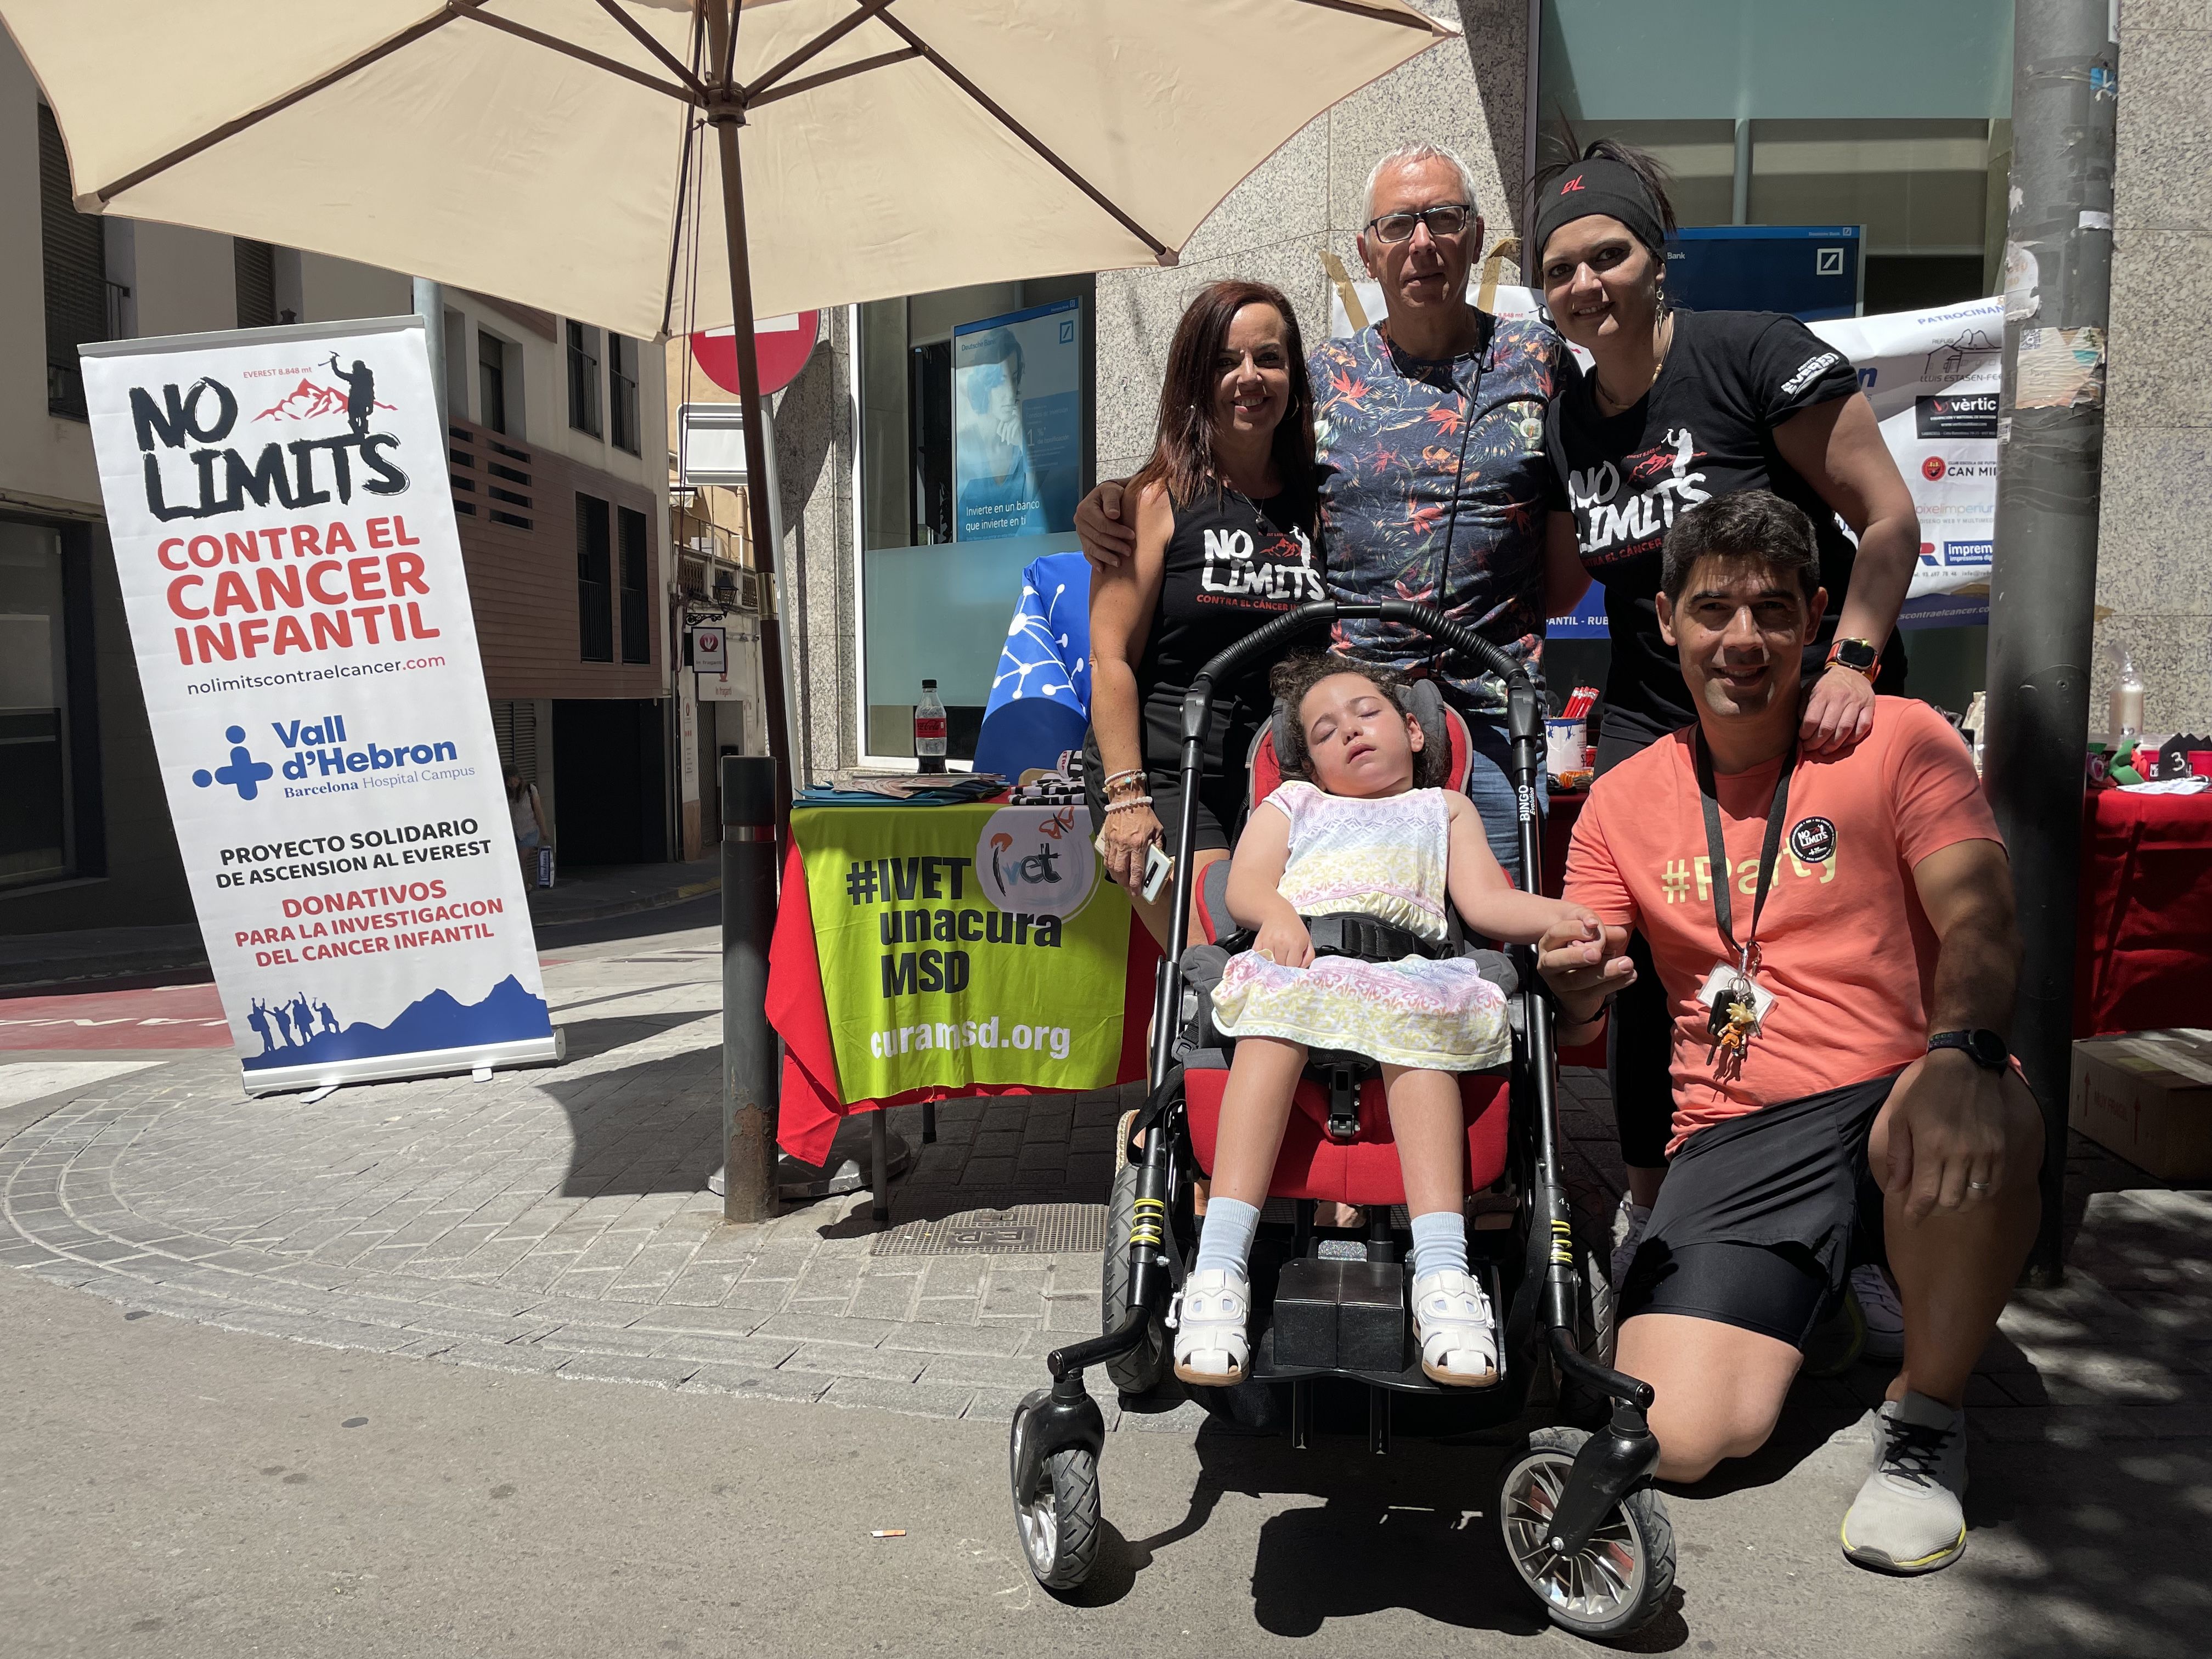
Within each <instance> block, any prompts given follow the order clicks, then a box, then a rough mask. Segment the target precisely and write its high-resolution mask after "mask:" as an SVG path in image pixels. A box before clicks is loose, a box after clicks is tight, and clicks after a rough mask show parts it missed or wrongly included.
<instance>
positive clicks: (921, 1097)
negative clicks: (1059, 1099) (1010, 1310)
mask: <svg viewBox="0 0 2212 1659" xmlns="http://www.w3.org/2000/svg"><path fill="white" fill-rule="evenodd" d="M915 810H916V811H927V810H928V809H927V808H916V809H915ZM1159 956H1160V952H1159V947H1158V945H1155V944H1153V943H1152V935H1151V934H1150V933H1146V931H1145V929H1144V927H1142V926H1141V925H1139V923H1138V922H1137V921H1135V920H1134V918H1132V919H1131V921H1130V925H1129V957H1128V968H1127V974H1126V975H1125V978H1124V981H1123V983H1124V990H1123V994H1122V1002H1121V1062H1120V1065H1119V1066H1118V1068H1117V1069H1116V1071H1115V1081H1116V1082H1117V1083H1128V1082H1133V1081H1134V1080H1135V1079H1139V1078H1141V1077H1143V1076H1144V1075H1145V1027H1146V1024H1147V1023H1148V1022H1149V1021H1150V1020H1151V1018H1152V982H1153V980H1154V978H1155V976H1156V975H1155V973H1154V964H1156V963H1158V961H1159ZM768 1018H769V1024H771V1025H773V1026H774V1027H775V1030H776V1033H777V1035H779V1036H781V1037H782V1038H783V1048H784V1060H783V1091H782V1098H781V1104H780V1105H779V1107H778V1109H777V1115H776V1131H775V1138H776V1142H777V1144H778V1145H779V1146H781V1147H782V1148H783V1150H784V1151H786V1152H789V1153H790V1154H791V1155H792V1156H793V1158H803V1159H805V1161H806V1162H807V1163H809V1164H820V1163H822V1162H823V1160H824V1159H826V1158H828V1157H829V1146H830V1143H831V1142H832V1141H834V1140H835V1139H836V1138H837V1123H838V1120H839V1119H841V1118H842V1117H844V1116H846V1115H848V1114H849V1113H853V1112H872V1111H874V1110H876V1109H878V1108H879V1107H884V1106H910V1105H915V1104H917V1103H920V1102H922V1101H926V1100H944V1099H946V1098H948V1097H951V1096H954V1095H1032V1094H1038V1095H1042V1094H1064V1093H1067V1092H1069V1091H1066V1090H1060V1089H1041V1088H1026V1087H1021V1086H1017V1085H994V1084H975V1085H964V1086H962V1087H959V1088H957V1089H956V1088H934V1087H933V1088H927V1089H909V1090H908V1091H906V1092H904V1093H903V1094H896V1095H892V1096H890V1097H888V1098H886V1099H883V1100H854V1101H848V1100H844V1099H843V1098H842V1097H841V1096H840V1095H839V1093H838V1089H837V1059H836V1053H835V1051H834V1050H833V1048H831V1046H830V1041H829V1011H828V1009H827V1008H826V1007H825V1006H823V1000H822V964H821V961H820V959H819V958H818V957H817V956H816V955H815V953H814V911H813V907H812V906H811V903H810V902H808V899H807V896H806V870H805V866H804V865H803V864H802V863H801V862H800V855H799V839H798V836H796V835H794V836H793V837H792V841H791V848H790V850H789V851H788V852H787V853H786V854H784V860H783V888H782V892H781V896H780V897H779V899H778V901H777V907H776V916H775V939H773V940H772V941H771V942H770V944H769V954H768Z"/></svg>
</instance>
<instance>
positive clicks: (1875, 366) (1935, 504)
mask: <svg viewBox="0 0 2212 1659" xmlns="http://www.w3.org/2000/svg"><path fill="white" fill-rule="evenodd" d="M1808 327H1810V328H1811V329H1812V331H1813V332H1814V333H1815V334H1817V335H1819V336H1820V337H1821V338H1822V339H1824V340H1826V342H1827V343H1829V344H1830V345H1832V346H1833V347H1835V348H1836V349H1837V350H1838V351H1840V352H1842V353H1843V354H1844V356H1847V357H1849V358H1850V360H1851V362H1852V365H1853V366H1854V367H1855V368H1857V370H1858V372H1859V386H1860V389H1861V390H1862V391H1863V392H1865V393H1866V395H1867V398H1868V399H1869V401H1870V402H1871V403H1872V404H1874V413H1875V419H1876V420H1878V421H1880V422H1881V436H1882V441H1883V442H1884V443H1886V444H1887V445H1888V446H1889V453H1891V454H1892V455H1893V456H1895V457H1896V458H1897V470H1898V471H1899V472H1901V473H1903V474H1904V475H1905V487H1906V488H1907V489H1910V490H1911V492H1912V505H1913V507H1914V509H1915V511H1917V513H1919V515H1920V562H1919V564H1918V565H1917V568H1915V569H1914V571H1913V573H1912V592H1911V598H1912V599H1923V598H1927V597H1929V596H1931V595H1934V594H1939V593H1954V592H1958V591H1959V590H1960V588H1965V587H1973V588H1975V589H1976V590H1977V591H1978V590H1979V589H1980V588H1981V587H1982V586H1985V585H1986V584H1987V583H1988V581H1989V580H1990V552H1991V550H1992V549H1993V548H1994V546H1995V544H1996V513H1997V393H1998V382H1999V379H2000V369H2001V367H2002V356H2003V351H2004V301H2003V300H2002V298H1998V299H1990V300H1966V301H1960V303H1959V304H1957V305H1950V306H1941V307H1936V308H1934V309H1932V310H1929V311H1899V312H1893V313H1889V314H1888V315H1886V316H1880V317H1838V318H1835V319H1831V320H1827V321H1824V322H1818V323H1812V324H1809V325H1808Z"/></svg>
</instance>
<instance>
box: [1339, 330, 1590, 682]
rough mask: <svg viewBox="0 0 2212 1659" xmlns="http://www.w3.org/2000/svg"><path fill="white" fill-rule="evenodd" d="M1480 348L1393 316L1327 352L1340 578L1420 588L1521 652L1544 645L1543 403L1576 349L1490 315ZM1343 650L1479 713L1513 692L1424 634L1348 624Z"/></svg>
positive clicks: (1394, 591)
mask: <svg viewBox="0 0 2212 1659" xmlns="http://www.w3.org/2000/svg"><path fill="white" fill-rule="evenodd" d="M1482 316H1483V322H1484V324H1485V333H1484V337H1483V340H1482V343H1481V346H1480V350H1479V351H1478V352H1475V353H1470V354H1468V355H1467V356H1462V357H1459V358H1456V359H1455V360H1454V361H1453V362H1449V363H1443V362H1427V361H1425V360H1423V359H1421V358H1417V357H1411V356H1407V355H1406V354H1404V353H1403V352H1401V351H1399V350H1397V349H1395V348H1394V347H1393V346H1392V345H1391V344H1390V343H1389V336H1388V335H1387V334H1386V333H1385V331H1384V329H1385V326H1387V325H1376V326H1375V327H1372V328H1368V329H1365V330H1363V331H1361V332H1360V333H1358V334H1357V335H1355V336H1353V337H1352V338H1351V339H1348V340H1330V341H1328V342H1327V343H1324V344H1323V345H1322V347H1321V348H1320V349H1318V350H1316V351H1315V352H1314V353H1313V354H1312V356H1311V357H1310V360H1309V362H1308V365H1307V367H1308V368H1309V370H1310V373H1311V374H1312V376H1313V386H1314V397H1315V400H1316V408H1315V411H1314V413H1315V429H1316V436H1317V439H1318V446H1319V450H1320V461H1321V468H1322V519H1323V523H1324V526H1326V529H1327V532H1328V585H1329V587H1330V589H1331V590H1332V591H1333V592H1334V595H1335V597H1336V598H1338V599H1358V600H1375V599H1419V600H1422V601H1424V602H1425V603H1427V604H1430V605H1435V606H1436V607H1437V609H1438V610H1439V611H1443V613H1444V615H1445V616H1447V617H1452V618H1453V619H1455V621H1459V622H1463V623H1468V624H1469V625H1470V626H1472V627H1473V628H1474V629H1475V630H1476V631H1477V632H1479V633H1480V634H1481V635H1482V636H1483V637H1484V638H1486V639H1487V640H1489V641H1491V642H1492V644H1494V645H1496V646H1498V647H1499V648H1500V649H1502V650H1504V652H1505V653H1506V654H1507V655H1508V656H1510V657H1513V658H1516V659H1538V658H1540V657H1541V654H1542V652H1543V648H1544V532H1545V521H1546V520H1547V517H1548V516H1549V509H1548V508H1547V505H1546V501H1547V496H1549V495H1551V494H1552V493H1553V485H1552V483H1551V471H1552V467H1551V463H1550V461H1549V460H1548V459H1546V457H1545V453H1544V406H1545V405H1546V404H1548V403H1549V402H1550V401H1551V400H1552V394H1553V392H1554V391H1555V390H1556V389H1557V387H1558V386H1559V383H1560V380H1561V378H1562V376H1563V374H1564V373H1565V365H1566V362H1567V348H1566V344H1565V342H1564V341H1562V340H1561V339H1560V338H1559V336H1558V335H1557V334H1555V333H1553V331H1551V330H1550V329H1549V328H1547V327H1546V326H1545V325H1543V324H1541V323H1539V322H1537V321H1535V320H1534V319H1529V318H1511V319H1498V318H1494V317H1492V316H1489V315H1488V314H1487V313H1482ZM1336 644H1337V648H1338V649H1339V650H1341V651H1345V652H1347V653H1351V654H1352V655H1355V656H1358V657H1359V658H1361V659H1364V660H1366V661H1369V662H1374V663H1379V664H1382V665H1386V666H1389V667H1392V668H1395V669H1397V670H1399V671H1401V672H1405V673H1409V674H1412V675H1413V676H1415V677H1417V678H1418V677H1427V678H1435V679H1437V680H1438V681H1441V682H1442V683H1443V684H1444V685H1445V686H1446V687H1448V688H1449V689H1450V690H1453V691H1454V692H1455V693H1456V694H1457V695H1456V696H1455V697H1454V699H1453V701H1454V702H1455V703H1456V704H1458V706H1459V707H1460V708H1462V710H1464V711H1466V712H1468V713H1470V714H1498V715H1502V714H1504V710H1505V690H1504V686H1503V685H1501V684H1499V683H1498V681H1497V680H1496V679H1494V678H1490V677H1488V676H1486V675H1484V674H1481V673H1480V672H1478V671H1476V669H1475V667H1474V665H1473V664H1471V663H1468V662H1466V661H1464V660H1462V659H1460V658H1459V657H1457V656H1456V655H1455V653H1450V652H1447V651H1443V650H1442V649H1441V648H1440V647H1437V644H1436V642H1435V641H1432V640H1431V639H1429V638H1428V637H1427V636H1426V635H1419V634H1414V633H1412V632H1410V631H1408V630H1407V629H1402V628H1399V627H1396V626H1394V625H1391V624H1387V623H1377V622H1348V623H1340V624H1339V626H1338V629H1337V636H1336Z"/></svg>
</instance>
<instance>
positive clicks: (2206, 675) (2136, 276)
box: [2090, 0, 2212, 733]
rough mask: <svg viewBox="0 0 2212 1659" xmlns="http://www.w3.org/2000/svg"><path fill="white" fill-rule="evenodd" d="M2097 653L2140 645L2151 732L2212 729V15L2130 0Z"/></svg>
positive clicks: (2103, 662)
mask: <svg viewBox="0 0 2212 1659" xmlns="http://www.w3.org/2000/svg"><path fill="white" fill-rule="evenodd" d="M2119 85H2120V108H2119V149H2118V158H2117V167H2116V170H2115V173H2114V183H2115V200H2114V203H2113V215H2112V220H2113V242H2112V333H2111V337H2110V350H2111V360H2110V368H2109V380H2108V395H2109V402H2108V405H2107V410H2106V438H2105V472H2104V502H2103V509H2102V513H2101V517H2100V526H2099V541H2100V546H2099V552H2098V563H2097V608H2098V612H2099V617H2098V623H2097V660H2096V664H2095V669H2094V673H2093V679H2092V686H2093V690H2092V693H2091V697H2092V701H2091V705H2090V730H2091V731H2092V732H2098V733H2101V732H2103V730H2104V725H2105V714H2104V709H2105V695H2106V690H2107V689H2108V688H2109V687H2110V685H2111V684H2112V653H2113V652H2114V651H2115V650H2116V649H2117V648H2118V647H2120V646H2122V645H2125V646H2127V647H2130V649H2132V650H2133V651H2134V653H2135V659H2136V666H2137V667H2138V668H2140V669H2141V670H2142V673H2143V678H2144V679H2145V680H2146V681H2147V682H2148V684H2149V688H2150V691H2149V696H2148V700H2147V704H2146V708H2145V717H2146V725H2147V726H2148V728H2149V729H2150V730H2151V731H2153V732H2174V731H2189V732H2212V325H2208V319H2212V137H2208V134H2212V95H2208V93H2207V88H2208V87H2212V17H2209V16H2208V15H2207V14H2206V12H2205V9H2204V8H2203V5H2202V4H2197V3H2187V0H2124V4H2123V6H2122V9H2121V12H2120V72H2119Z"/></svg>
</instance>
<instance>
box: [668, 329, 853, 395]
mask: <svg viewBox="0 0 2212 1659" xmlns="http://www.w3.org/2000/svg"><path fill="white" fill-rule="evenodd" d="M821 325H822V313H820V312H818V311H802V312H800V313H799V314H798V315H797V316H795V317H763V318H762V319H760V321H758V322H757V323H756V324H754V325H753V343H754V349H755V350H756V351H757V353H758V355H759V357H760V389H761V395H762V396H763V397H765V396H767V395H768V394H769V392H781V391H782V390H783V389H784V387H786V386H789V385H790V384H791V383H792V381H793V380H794V379H796V378H797V376H798V374H799V370H800V369H802V368H805V366H806V359H807V356H808V355H809V354H810V353H811V352H812V351H813V349H814V340H815V336H816V335H817V332H818V331H819V330H820V328H821ZM691 356H692V357H693V358H694V359H695V360H696V362H697V363H698V365H699V367H700V368H702V369H703V370H705V371H706V375H707V378H708V380H712V381H713V382H714V384H715V385H716V386H720V387H721V388H722V390H724V391H725V392H735V391H736V390H737V389H738V342H737V335H736V331H734V330H732V329H726V328H710V329H708V330H707V331H705V332H703V333H700V334H694V335H693V336H692V337H691Z"/></svg>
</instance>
